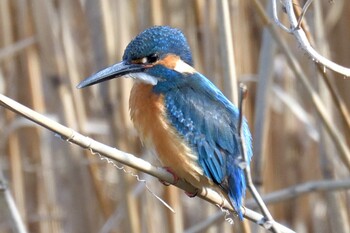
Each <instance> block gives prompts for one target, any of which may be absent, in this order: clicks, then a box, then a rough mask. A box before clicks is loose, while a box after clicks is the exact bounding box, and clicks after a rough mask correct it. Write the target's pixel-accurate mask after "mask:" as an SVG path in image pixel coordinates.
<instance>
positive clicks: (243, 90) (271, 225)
mask: <svg viewBox="0 0 350 233" xmlns="http://www.w3.org/2000/svg"><path fill="white" fill-rule="evenodd" d="M239 87H240V99H239V118H238V132H239V138H240V144H241V145H240V146H241V149H242V150H241V154H242V157H243V161H244V163H245V164H246V166H245V167H244V175H245V178H246V182H247V187H248V189H249V191H250V193H251V194H252V196H253V197H254V199H255V201H256V203H257V204H258V206H259V207H260V210H261V212H262V213H263V215H264V217H265V219H264V220H263V221H264V222H263V223H262V224H263V225H265V226H266V228H267V229H271V231H272V232H275V233H278V232H280V230H279V229H278V227H276V224H275V221H274V220H273V217H272V215H271V214H270V211H269V210H268V209H267V206H266V205H265V203H264V201H263V200H262V198H261V196H260V194H259V192H258V191H257V190H256V188H255V185H254V183H253V180H252V176H251V172H250V166H249V165H248V164H249V161H248V155H247V153H246V150H245V149H246V148H245V143H244V137H243V136H242V121H243V101H244V99H245V97H246V95H247V87H246V86H245V85H244V84H242V83H241V84H240V86H239Z"/></svg>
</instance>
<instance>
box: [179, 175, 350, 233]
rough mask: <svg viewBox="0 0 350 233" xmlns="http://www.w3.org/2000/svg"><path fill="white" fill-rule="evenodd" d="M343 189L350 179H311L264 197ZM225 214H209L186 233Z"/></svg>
mask: <svg viewBox="0 0 350 233" xmlns="http://www.w3.org/2000/svg"><path fill="white" fill-rule="evenodd" d="M341 189H350V179H344V180H320V181H310V182H307V183H303V184H298V185H295V186H293V187H289V188H286V189H282V190H278V191H276V192H272V193H268V194H266V195H263V196H262V199H263V200H264V202H265V203H266V204H273V203H277V202H281V201H285V200H288V199H291V198H297V197H298V196H301V195H303V194H306V193H310V192H315V191H326V192H334V191H338V190H341ZM245 205H246V206H249V207H250V208H256V207H258V206H257V203H256V202H255V200H254V199H252V198H251V199H248V200H247V201H246V202H245ZM223 216H224V213H223V212H221V211H217V212H216V213H215V214H213V215H211V216H209V217H208V218H206V219H205V220H203V221H201V222H199V223H198V224H196V225H195V226H192V227H191V228H189V229H187V230H186V231H185V233H197V232H202V231H204V230H205V229H207V228H208V227H209V226H212V225H214V224H216V223H217V222H218V221H220V219H221V218H222V217H223Z"/></svg>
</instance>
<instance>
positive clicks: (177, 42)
mask: <svg viewBox="0 0 350 233" xmlns="http://www.w3.org/2000/svg"><path fill="white" fill-rule="evenodd" d="M121 76H126V77H131V78H133V79H135V80H136V82H135V84H134V86H133V88H132V91H131V95H130V102H129V104H130V115H131V119H132V121H133V123H134V126H135V128H136V129H137V131H138V133H139V135H140V137H141V139H142V141H143V142H144V144H145V145H146V146H148V147H151V148H153V149H155V151H156V153H157V156H158V158H159V160H160V161H161V163H162V165H163V166H165V167H167V168H170V170H171V171H173V172H174V173H175V174H176V175H177V176H178V177H179V178H182V179H184V180H186V181H187V182H189V183H191V184H192V185H194V186H195V187H199V188H200V187H203V186H205V185H215V186H216V187H219V188H220V190H221V191H222V192H223V193H224V194H226V195H227V196H228V197H229V199H230V202H231V204H232V205H233V207H234V208H235V210H236V211H237V213H238V215H239V217H240V218H241V219H242V217H243V216H242V212H241V206H242V198H243V197H244V195H245V189H246V182H245V177H244V172H243V170H242V166H240V164H241V162H242V157H241V148H240V144H239V138H238V137H239V135H238V128H237V125H238V118H239V111H238V108H237V107H236V106H234V105H233V104H232V103H231V102H230V101H229V100H228V99H227V98H226V97H225V96H224V95H223V94H222V93H221V91H220V90H219V89H218V88H217V87H215V85H214V84H213V83H211V82H210V81H209V80H208V79H207V78H206V77H205V76H204V75H202V74H200V73H199V72H197V71H196V70H195V69H194V68H193V61H192V54H191V50H190V47H189V45H188V43H187V40H186V38H185V36H184V35H183V33H182V32H181V31H180V30H178V29H175V28H171V27H169V26H154V27H151V28H149V29H146V30H145V31H143V32H142V33H140V34H139V35H138V36H136V37H135V38H134V39H133V40H132V41H131V42H130V43H129V45H128V46H127V47H126V49H125V52H124V55H123V60H122V61H121V62H120V63H117V64H115V65H112V66H110V67H108V68H106V69H103V70H101V71H99V72H98V73H96V74H94V75H92V76H90V77H88V78H87V79H85V80H84V81H82V82H81V83H80V84H79V85H78V86H77V87H78V88H83V87H86V86H90V85H93V84H96V83H100V82H103V81H106V80H109V79H112V78H117V77H121ZM242 130H243V132H242V135H243V137H244V141H245V143H246V145H245V147H246V153H247V155H248V159H249V161H250V158H251V156H252V146H251V134H250V131H249V128H248V125H247V122H246V120H244V121H243V125H242ZM248 166H249V163H248Z"/></svg>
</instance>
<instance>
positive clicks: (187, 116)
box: [165, 74, 252, 217]
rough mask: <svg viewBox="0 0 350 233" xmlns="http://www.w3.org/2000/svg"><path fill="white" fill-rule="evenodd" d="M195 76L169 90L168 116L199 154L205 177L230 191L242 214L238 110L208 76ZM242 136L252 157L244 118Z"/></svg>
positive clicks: (167, 95) (238, 210)
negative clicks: (184, 83)
mask: <svg viewBox="0 0 350 233" xmlns="http://www.w3.org/2000/svg"><path fill="white" fill-rule="evenodd" d="M192 79H193V80H192ZM192 79H191V81H189V82H187V83H186V85H181V86H178V87H176V88H172V89H171V90H170V91H168V92H167V93H166V95H165V106H166V109H167V118H168V119H169V121H170V123H171V125H172V126H173V127H174V128H176V130H177V132H178V133H179V134H180V135H181V136H182V138H183V139H184V140H185V141H186V143H187V144H188V145H189V146H190V147H191V148H192V149H193V150H194V152H195V153H196V154H197V155H198V163H199V165H200V167H201V168H202V169H203V172H204V174H205V176H207V177H208V178H210V179H211V180H213V181H214V182H215V183H217V184H218V185H220V186H221V187H222V188H223V190H225V191H226V192H227V193H228V195H229V197H230V199H231V202H232V204H233V205H234V207H235V209H236V210H237V212H238V213H239V215H240V217H242V214H241V212H240V206H241V204H242V197H243V196H244V193H245V187H246V184H245V178H244V173H243V170H242V168H241V166H240V163H241V161H242V159H241V153H240V151H241V150H240V146H239V139H238V131H237V124H238V117H239V111H238V109H237V108H236V107H235V106H234V105H233V104H232V103H231V102H230V101H229V100H227V98H226V97H225V96H224V95H223V94H222V93H221V92H220V91H219V90H218V89H217V88H216V87H215V86H214V85H213V84H212V83H211V82H210V81H209V80H207V79H206V78H205V77H203V76H202V75H200V74H197V75H196V76H194V77H192ZM243 135H244V137H245V143H246V151H247V154H248V158H249V160H250V158H251V155H252V149H251V135H250V132H249V129H248V125H247V122H246V121H245V120H244V122H243ZM248 165H249V164H248Z"/></svg>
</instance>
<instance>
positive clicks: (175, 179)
mask: <svg viewBox="0 0 350 233" xmlns="http://www.w3.org/2000/svg"><path fill="white" fill-rule="evenodd" d="M163 168H164V169H165V170H166V171H167V172H169V173H170V174H171V175H172V176H173V181H174V182H173V184H176V183H177V182H178V181H179V179H180V178H179V177H178V176H177V175H176V174H175V172H174V171H173V170H172V169H171V168H170V167H163ZM159 181H160V183H162V184H163V185H165V186H169V185H171V183H169V182H166V181H164V180H159Z"/></svg>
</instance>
